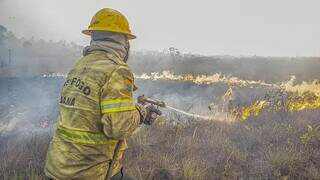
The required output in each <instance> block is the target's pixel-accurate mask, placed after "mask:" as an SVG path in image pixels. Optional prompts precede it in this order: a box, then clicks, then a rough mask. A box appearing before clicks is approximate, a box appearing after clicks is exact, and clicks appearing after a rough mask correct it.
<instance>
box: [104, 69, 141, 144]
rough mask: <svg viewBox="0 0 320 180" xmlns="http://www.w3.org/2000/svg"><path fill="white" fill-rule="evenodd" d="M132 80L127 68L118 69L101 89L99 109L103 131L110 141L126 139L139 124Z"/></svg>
mask: <svg viewBox="0 0 320 180" xmlns="http://www.w3.org/2000/svg"><path fill="white" fill-rule="evenodd" d="M133 88H134V78H133V74H132V73H131V71H130V70H129V69H128V67H122V66H121V67H119V68H118V69H116V70H115V71H114V72H113V73H112V74H111V77H110V79H109V80H108V81H107V82H106V84H105V85H104V86H103V88H102V92H101V98H100V108H101V113H102V118H101V121H102V124H103V130H104V133H105V134H106V136H107V137H109V138H111V139H117V140H120V139H126V138H128V137H129V136H131V134H132V133H133V131H134V130H135V129H136V128H137V127H138V126H139V124H140V114H139V111H138V110H137V109H136V107H135V103H134V99H133Z"/></svg>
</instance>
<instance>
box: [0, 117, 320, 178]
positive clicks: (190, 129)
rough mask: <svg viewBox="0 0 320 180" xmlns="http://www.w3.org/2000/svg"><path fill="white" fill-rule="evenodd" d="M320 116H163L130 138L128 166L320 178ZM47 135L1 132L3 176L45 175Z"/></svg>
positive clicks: (197, 174)
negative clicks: (232, 118) (221, 118)
mask: <svg viewBox="0 0 320 180" xmlns="http://www.w3.org/2000/svg"><path fill="white" fill-rule="evenodd" d="M319 115H320V112H317V111H313V112H311V111H310V112H300V113H294V114H292V113H291V114H286V115H281V116H279V115H278V114H263V115H262V116H260V117H259V118H256V119H250V120H248V121H246V122H236V123H224V122H212V121H211V122H209V121H201V122H199V121H192V120H191V121H188V123H172V122H171V121H168V120H164V119H162V120H159V121H158V122H157V123H155V124H154V125H152V126H150V127H142V128H140V129H139V130H138V131H137V132H136V133H135V134H134V136H133V137H132V138H131V139H130V141H129V144H130V149H129V150H128V151H127V153H126V160H125V167H126V169H127V170H128V171H129V172H130V173H131V174H133V175H134V176H135V177H137V178H138V179H146V180H149V179H150V180H151V179H154V180H155V179H162V180H164V179H190V180H198V179H199V180H201V179H320V138H319V137H320V136H319V134H320V130H319V129H320V128H319V127H320V124H319V121H318V117H319ZM268 117H272V118H273V120H270V119H268ZM174 118H175V119H177V116H175V117H174ZM179 118H182V117H179ZM49 139H50V136H49V134H34V135H32V136H21V135H19V136H14V135H13V136H1V138H0V140H1V148H0V161H1V164H0V172H1V173H0V174H1V175H0V179H43V172H42V169H43V165H44V159H45V153H46V149H47V146H48V142H49Z"/></svg>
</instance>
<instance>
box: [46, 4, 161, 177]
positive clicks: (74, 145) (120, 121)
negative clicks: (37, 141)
mask: <svg viewBox="0 0 320 180" xmlns="http://www.w3.org/2000/svg"><path fill="white" fill-rule="evenodd" d="M82 32H83V33H84V34H86V35H90V36H91V42H90V45H89V46H87V47H85V48H84V50H83V57H82V58H81V59H80V60H79V61H78V62H77V63H76V64H75V65H74V67H73V68H72V69H71V71H70V72H69V73H68V75H67V78H66V81H65V83H64V84H63V88H62V92H61V97H60V103H59V106H60V113H59V116H58V120H57V127H56V130H55V133H54V136H53V139H52V140H51V142H50V145H49V148H48V152H47V158H46V164H45V174H46V176H47V177H48V178H49V179H90V180H92V179H94V180H103V179H105V178H106V176H107V173H108V172H109V173H110V174H109V175H108V176H110V177H111V179H134V178H133V177H130V176H129V175H127V174H126V173H125V172H124V171H123V167H122V165H121V160H122V159H123V153H124V151H125V150H126V149H127V143H126V139H127V138H129V137H130V136H131V135H132V133H133V131H134V130H135V129H136V128H137V127H138V126H139V125H140V124H142V123H144V124H151V123H152V122H153V121H154V120H155V118H156V115H154V114H153V112H152V111H150V109H152V108H150V106H151V105H149V106H145V105H142V104H135V103H134V100H133V91H135V90H136V89H137V88H136V86H135V85H134V77H133V74H132V72H131V70H130V69H129V67H128V65H127V60H128V55H129V49H130V44H129V40H132V39H135V38H136V36H135V35H133V34H132V33H131V30H130V28H129V24H128V21H127V19H126V17H125V16H124V15H122V14H121V13H120V12H118V11H116V10H113V9H110V8H104V9H102V10H100V11H98V12H97V13H96V14H95V15H94V16H93V18H92V20H91V23H90V25H89V27H88V29H86V30H84V31H82Z"/></svg>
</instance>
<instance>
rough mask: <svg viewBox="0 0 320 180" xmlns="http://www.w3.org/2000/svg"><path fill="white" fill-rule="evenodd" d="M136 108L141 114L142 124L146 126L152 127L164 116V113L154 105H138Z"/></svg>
mask: <svg viewBox="0 0 320 180" xmlns="http://www.w3.org/2000/svg"><path fill="white" fill-rule="evenodd" d="M136 107H137V109H138V110H139V112H140V123H143V124H146V125H151V124H152V123H153V122H154V121H155V120H156V119H157V118H158V117H159V116H160V115H161V114H162V112H161V111H160V110H159V109H158V108H157V107H156V106H154V105H152V104H145V105H142V104H140V103H137V104H136Z"/></svg>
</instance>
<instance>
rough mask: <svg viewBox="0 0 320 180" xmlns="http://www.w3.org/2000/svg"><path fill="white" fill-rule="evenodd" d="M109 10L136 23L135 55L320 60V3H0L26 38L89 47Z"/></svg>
mask: <svg viewBox="0 0 320 180" xmlns="http://www.w3.org/2000/svg"><path fill="white" fill-rule="evenodd" d="M103 7H112V8H115V9H118V10H119V11H121V12H123V13H124V14H125V15H126V16H127V17H128V18H129V20H130V24H131V29H132V30H133V32H134V33H135V34H136V35H137V37H138V39H136V40H134V42H133V44H132V47H133V49H136V50H140V49H150V50H162V49H164V48H168V47H170V46H174V47H177V48H178V49H181V50H182V51H184V52H192V53H199V54H206V55H217V54H220V55H221V54H228V55H236V56H238V55H262V56H320V11H319V7H320V1H319V0H304V1H303V0H197V1H195V0H194V1H187V0H158V1H155V0H0V24H3V25H4V26H6V27H7V28H9V29H10V30H11V31H13V32H14V33H15V34H16V35H18V36H19V37H22V36H23V37H27V38H29V37H32V36H34V37H35V38H37V39H39V38H43V39H46V40H55V41H57V40H67V41H74V42H76V43H78V44H80V45H86V44H87V43H89V41H90V38H88V37H86V36H85V35H82V34H81V33H80V32H81V30H82V29H85V28H86V27H87V25H88V23H89V22H90V19H91V17H92V15H94V13H95V12H96V11H97V10H99V9H100V8H103Z"/></svg>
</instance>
